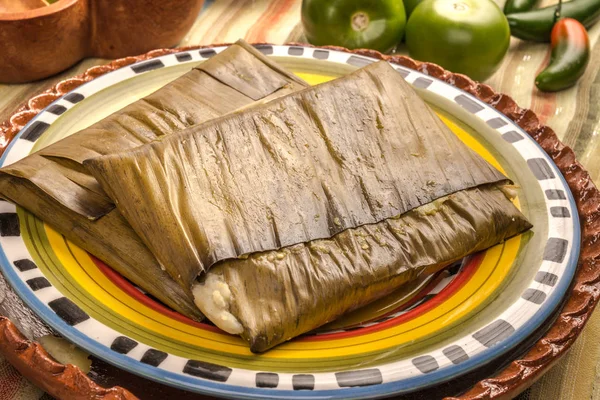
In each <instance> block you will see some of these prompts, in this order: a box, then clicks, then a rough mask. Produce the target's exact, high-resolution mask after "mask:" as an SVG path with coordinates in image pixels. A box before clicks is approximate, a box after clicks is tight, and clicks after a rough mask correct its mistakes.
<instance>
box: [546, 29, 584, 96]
mask: <svg viewBox="0 0 600 400" xmlns="http://www.w3.org/2000/svg"><path fill="white" fill-rule="evenodd" d="M551 43H552V55H551V57H550V64H548V66H547V67H546V69H544V70H543V71H542V72H541V73H540V74H539V75H538V76H537V78H536V79H535V85H536V86H537V87H538V89H540V90H542V91H545V92H555V91H558V90H562V89H566V88H568V87H571V86H573V85H574V84H575V82H577V80H578V79H579V78H580V77H581V75H583V73H584V72H585V68H586V67H587V64H588V62H589V61H590V39H589V37H588V34H587V31H586V30H585V27H584V26H583V25H582V24H581V23H580V22H579V21H576V20H574V19H572V18H565V19H561V20H559V21H558V22H557V23H556V24H555V25H554V28H552V34H551Z"/></svg>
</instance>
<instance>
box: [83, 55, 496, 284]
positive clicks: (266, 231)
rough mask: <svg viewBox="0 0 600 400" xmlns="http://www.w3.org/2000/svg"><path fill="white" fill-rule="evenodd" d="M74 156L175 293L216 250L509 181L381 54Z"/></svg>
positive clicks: (299, 235) (316, 233)
mask: <svg viewBox="0 0 600 400" xmlns="http://www.w3.org/2000/svg"><path fill="white" fill-rule="evenodd" d="M85 165H86V167H87V168H88V169H89V170H90V172H91V173H92V174H94V176H95V177H96V178H97V179H98V181H99V182H100V183H101V185H102V187H103V188H104V189H105V190H106V192H107V193H108V194H109V196H111V197H112V198H113V199H114V200H115V202H116V204H118V208H119V210H120V211H121V212H122V214H123V216H124V217H125V218H126V219H127V221H128V222H129V223H130V224H131V226H132V227H133V229H135V231H136V232H137V233H138V234H139V235H140V237H141V238H142V240H144V242H145V243H146V245H147V246H148V247H149V248H150V250H151V251H152V253H153V254H154V255H155V256H156V257H157V258H158V259H159V261H160V262H161V264H162V265H163V266H165V268H166V270H167V272H168V273H169V274H170V275H171V276H172V277H173V278H174V279H175V280H176V281H177V282H179V283H180V284H181V285H182V287H183V288H185V289H186V290H187V289H189V288H190V287H191V286H192V284H193V282H194V281H195V279H196V277H197V276H198V275H199V274H200V273H201V272H204V271H206V270H208V268H209V267H210V266H211V265H213V264H215V263H216V262H219V261H221V260H226V259H233V258H238V257H240V256H244V255H247V254H251V253H254V252H260V251H269V250H274V249H279V248H281V247H285V246H291V245H294V244H298V243H302V242H308V241H311V240H315V239H323V238H330V237H332V236H333V235H335V234H337V233H340V232H342V231H344V230H346V229H348V228H356V227H359V226H361V225H365V224H375V223H378V222H381V221H382V220H384V219H386V218H392V217H395V216H398V215H401V214H403V213H405V212H407V211H410V210H411V209H413V208H416V207H418V206H421V205H423V204H427V203H429V202H431V201H433V200H435V199H437V198H439V197H442V196H445V195H448V194H450V193H454V192H457V191H460V190H464V189H468V188H471V187H476V186H479V185H483V184H487V183H496V182H505V181H507V178H506V177H505V176H504V175H502V174H501V173H500V172H498V171H497V170H496V169H494V168H493V167H492V166H490V165H489V164H488V163H487V162H486V161H485V160H483V159H482V158H481V157H479V156H478V155H477V154H476V153H474V152H473V151H471V150H470V149H469V148H468V147H467V146H465V145H464V144H463V143H462V142H461V141H460V140H459V139H458V138H457V137H456V136H455V135H454V134H453V133H452V132H451V131H450V130H449V129H448V128H447V127H446V126H445V125H444V124H443V123H442V122H441V121H440V120H439V118H437V116H435V114H434V113H433V112H432V111H431V110H430V109H429V107H428V106H427V105H426V104H425V103H424V102H423V101H422V100H421V99H420V98H419V97H418V95H417V94H416V93H415V92H414V91H413V90H412V89H411V88H410V87H409V86H408V84H407V83H406V82H405V81H404V79H403V78H402V77H401V76H400V75H399V74H398V73H397V72H396V71H395V70H394V69H393V68H392V67H390V66H389V65H388V64H387V63H385V62H381V63H377V64H371V65H370V66H368V67H365V68H364V69H362V70H359V71H357V72H355V73H353V74H350V75H348V76H346V77H343V78H340V79H337V80H335V81H332V82H328V83H325V84H322V85H319V86H316V87H313V88H308V89H305V90H302V91H300V92H297V93H294V94H290V95H286V96H284V97H281V98H278V99H276V100H273V101H271V102H269V103H267V104H263V105H260V106H257V107H255V108H253V109H252V110H246V111H242V112H237V113H232V114H229V115H227V116H224V117H221V118H217V119H214V120H211V121H209V122H207V123H205V124H202V125H198V126H195V127H192V128H189V129H186V130H185V131H183V132H181V133H180V134H178V135H177V136H171V137H165V138H163V139H162V140H160V141H156V142H153V143H150V144H148V145H145V146H141V147H139V148H137V149H134V150H131V151H126V152H119V153H114V154H110V155H107V156H104V157H98V158H95V159H91V160H88V161H86V162H85ZM156 227H161V229H156ZM165 238H168V240H165Z"/></svg>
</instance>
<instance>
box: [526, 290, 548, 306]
mask: <svg viewBox="0 0 600 400" xmlns="http://www.w3.org/2000/svg"><path fill="white" fill-rule="evenodd" d="M521 297H522V298H523V299H524V300H527V301H530V302H532V303H534V304H542V303H543V302H544V300H546V293H544V292H542V291H541V290H538V289H531V288H529V289H525V291H524V292H523V294H522V295H521Z"/></svg>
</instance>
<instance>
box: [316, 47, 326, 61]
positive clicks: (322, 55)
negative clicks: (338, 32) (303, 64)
mask: <svg viewBox="0 0 600 400" xmlns="http://www.w3.org/2000/svg"><path fill="white" fill-rule="evenodd" d="M313 57H314V58H316V59H317V60H327V59H328V58H329V50H321V49H315V51H313Z"/></svg>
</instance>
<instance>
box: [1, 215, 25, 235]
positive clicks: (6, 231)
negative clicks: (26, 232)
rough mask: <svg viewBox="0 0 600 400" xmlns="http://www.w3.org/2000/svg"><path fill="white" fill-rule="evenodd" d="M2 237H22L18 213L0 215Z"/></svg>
mask: <svg viewBox="0 0 600 400" xmlns="http://www.w3.org/2000/svg"><path fill="white" fill-rule="evenodd" d="M0 236H3V237H4V236H21V226H20V225H19V216H18V215H17V213H14V212H13V213H0Z"/></svg>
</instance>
